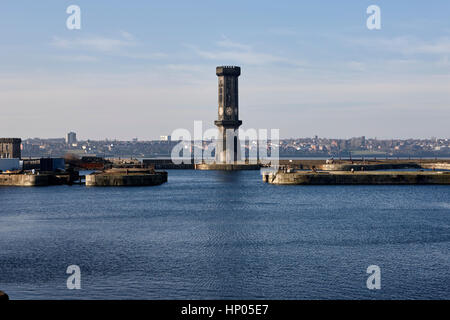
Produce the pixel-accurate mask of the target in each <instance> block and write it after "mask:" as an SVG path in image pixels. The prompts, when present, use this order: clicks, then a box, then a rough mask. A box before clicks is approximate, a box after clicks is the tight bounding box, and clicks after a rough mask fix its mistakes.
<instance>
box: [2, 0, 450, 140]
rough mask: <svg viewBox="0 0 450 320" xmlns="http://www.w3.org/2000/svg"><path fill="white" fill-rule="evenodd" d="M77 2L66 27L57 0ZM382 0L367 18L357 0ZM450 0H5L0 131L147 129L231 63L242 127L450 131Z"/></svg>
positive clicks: (145, 132)
mask: <svg viewBox="0 0 450 320" xmlns="http://www.w3.org/2000/svg"><path fill="white" fill-rule="evenodd" d="M71 4H76V5H79V6H80V8H81V30H68V29H67V28H66V19H67V17H68V16H69V15H68V14H67V13H66V8H67V7H68V6H69V5H71ZM372 4H376V5H378V6H380V8H381V19H382V22H381V30H372V31H371V30H368V29H367V27H366V19H367V17H368V15H367V14H366V8H367V7H368V6H369V5H372ZM449 13H450V2H448V1H444V0H441V1H439V0H436V1H433V2H428V3H427V2H425V1H399V0H397V1H375V0H373V1H356V0H354V1H331V0H329V1H242V0H241V1H213V0H209V1H92V0H91V1H5V2H3V3H2V6H1V9H0V35H1V37H0V39H1V40H0V59H1V60H0V61H1V62H0V117H1V120H2V121H1V123H2V125H1V127H0V136H18V137H22V138H27V137H62V136H63V135H64V134H65V133H66V132H68V131H70V130H74V131H76V132H77V133H78V135H79V137H80V138H91V139H102V138H117V139H131V138H133V137H138V138H139V139H154V138H157V137H159V136H160V135H167V134H170V133H171V132H172V131H173V130H175V129H176V128H186V129H189V130H192V129H193V121H194V120H203V121H204V129H206V128H208V127H212V126H213V125H212V123H213V120H214V118H215V117H216V116H217V77H216V75H215V67H216V66H217V65H239V66H241V67H242V76H241V77H240V109H241V111H240V117H241V119H242V120H243V122H244V127H245V128H267V129H270V128H279V129H280V135H281V137H283V138H286V137H304V136H313V135H316V134H317V135H319V136H324V137H342V138H345V137H352V136H360V135H365V136H366V137H378V138H405V137H423V138H426V137H431V136H437V137H444V138H450V135H449V133H450V130H449V129H448V128H449V125H448V123H449V122H450V121H449V120H450V60H449V56H450V19H449Z"/></svg>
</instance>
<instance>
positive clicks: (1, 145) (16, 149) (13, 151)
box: [0, 138, 22, 159]
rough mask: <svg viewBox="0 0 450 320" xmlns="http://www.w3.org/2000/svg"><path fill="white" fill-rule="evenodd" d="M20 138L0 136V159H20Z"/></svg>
mask: <svg viewBox="0 0 450 320" xmlns="http://www.w3.org/2000/svg"><path fill="white" fill-rule="evenodd" d="M21 143H22V139H20V138H0V158H1V159H14V158H17V159H20V158H21V149H20V145H21Z"/></svg>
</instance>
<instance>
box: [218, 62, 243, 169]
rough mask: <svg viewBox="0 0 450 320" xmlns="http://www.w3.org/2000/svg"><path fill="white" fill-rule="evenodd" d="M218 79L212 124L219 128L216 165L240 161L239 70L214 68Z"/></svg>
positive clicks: (229, 67)
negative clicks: (215, 113) (214, 119)
mask: <svg viewBox="0 0 450 320" xmlns="http://www.w3.org/2000/svg"><path fill="white" fill-rule="evenodd" d="M216 75H217V76H218V77H219V110H218V120H216V121H214V124H215V125H216V126H217V127H218V128H219V137H218V141H217V146H216V162H217V163H233V162H236V161H238V159H240V145H239V136H238V129H239V127H240V125H241V124H242V121H241V120H239V93H238V77H239V76H240V75H241V68H240V67H236V66H221V67H217V68H216Z"/></svg>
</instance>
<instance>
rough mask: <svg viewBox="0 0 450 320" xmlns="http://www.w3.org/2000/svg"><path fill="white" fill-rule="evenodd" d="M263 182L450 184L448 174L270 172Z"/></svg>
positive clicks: (303, 183)
mask: <svg viewBox="0 0 450 320" xmlns="http://www.w3.org/2000/svg"><path fill="white" fill-rule="evenodd" d="M263 181H264V182H268V183H271V184H288V185H289V184H291V185H349V184H356V185H357V184H361V185H363V184H366V185H371V184H374V185H381V184H385V185H386V184H388V185H405V184H450V172H440V171H434V172H404V171H389V172H388V171H371V172H361V171H359V172H348V171H331V172H310V171H297V172H282V171H278V172H270V173H264V174H263Z"/></svg>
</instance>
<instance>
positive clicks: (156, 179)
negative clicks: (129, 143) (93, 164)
mask: <svg viewBox="0 0 450 320" xmlns="http://www.w3.org/2000/svg"><path fill="white" fill-rule="evenodd" d="M165 182H167V172H165V171H161V172H159V171H153V170H133V169H131V170H107V171H105V172H98V173H93V174H90V175H87V176H86V186H87V187H108V186H156V185H160V184H163V183H165Z"/></svg>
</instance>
